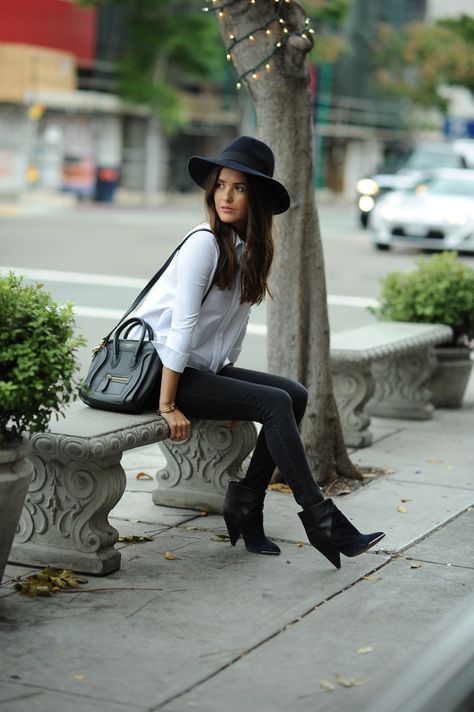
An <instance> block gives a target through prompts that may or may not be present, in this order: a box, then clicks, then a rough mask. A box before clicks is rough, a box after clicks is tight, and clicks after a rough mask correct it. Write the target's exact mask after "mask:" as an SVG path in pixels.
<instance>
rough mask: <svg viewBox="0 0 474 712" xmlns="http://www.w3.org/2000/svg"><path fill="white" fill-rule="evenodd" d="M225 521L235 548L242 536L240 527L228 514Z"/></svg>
mask: <svg viewBox="0 0 474 712" xmlns="http://www.w3.org/2000/svg"><path fill="white" fill-rule="evenodd" d="M224 521H225V525H226V527H227V533H228V534H229V539H230V543H231V544H232V546H235V545H236V544H237V540H238V538H239V536H240V527H238V526H237V525H236V523H235V522H234V521H233V520H232V519H231V518H230V517H229V516H227V515H226V514H224Z"/></svg>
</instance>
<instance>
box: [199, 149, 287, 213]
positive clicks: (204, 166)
mask: <svg viewBox="0 0 474 712" xmlns="http://www.w3.org/2000/svg"><path fill="white" fill-rule="evenodd" d="M216 166H220V167H221V168H232V169H233V170H234V171H240V172H241V173H248V174H249V175H252V176H257V177H258V178H261V179H262V181H264V183H266V185H267V187H268V188H269V191H270V194H271V196H272V213H273V214H274V215H279V214H280V213H284V212H286V211H287V210H288V208H289V207H290V196H289V195H288V191H287V190H286V188H285V186H284V185H282V183H279V182H278V181H277V180H275V179H274V178H269V177H268V176H267V175H265V174H264V173H260V172H259V171H256V170H254V169H252V168H247V166H245V165H243V164H242V163H239V162H238V161H231V160H226V159H223V160H219V159H215V160H213V159H209V158H202V157H201V156H191V158H190V159H189V161H188V173H189V175H190V176H191V178H192V179H193V181H194V182H195V183H196V184H197V185H198V186H199V187H200V188H205V187H206V184H207V180H208V178H209V176H210V174H211V173H212V171H213V170H214V168H216Z"/></svg>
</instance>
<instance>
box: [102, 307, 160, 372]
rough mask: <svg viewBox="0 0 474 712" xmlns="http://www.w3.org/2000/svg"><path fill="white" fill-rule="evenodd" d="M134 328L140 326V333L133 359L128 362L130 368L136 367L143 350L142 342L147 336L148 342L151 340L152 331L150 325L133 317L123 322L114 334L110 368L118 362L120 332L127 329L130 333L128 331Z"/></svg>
mask: <svg viewBox="0 0 474 712" xmlns="http://www.w3.org/2000/svg"><path fill="white" fill-rule="evenodd" d="M135 326H141V333H140V337H139V339H138V343H137V348H136V349H135V352H134V354H133V358H132V359H131V362H130V368H135V366H136V365H137V362H138V358H139V356H140V354H141V352H142V350H143V342H144V341H145V336H148V339H149V340H150V341H151V339H152V338H153V329H152V328H151V326H150V324H148V323H147V322H146V321H144V320H143V319H138V318H136V317H133V318H132V319H128V320H127V321H125V322H124V323H123V324H122V325H121V327H120V329H117V331H116V332H115V334H114V341H113V352H114V355H113V357H112V366H115V364H116V363H117V362H118V358H119V336H120V334H121V332H122V331H123V330H124V329H127V330H128V331H130V329H133V328H134V327H135Z"/></svg>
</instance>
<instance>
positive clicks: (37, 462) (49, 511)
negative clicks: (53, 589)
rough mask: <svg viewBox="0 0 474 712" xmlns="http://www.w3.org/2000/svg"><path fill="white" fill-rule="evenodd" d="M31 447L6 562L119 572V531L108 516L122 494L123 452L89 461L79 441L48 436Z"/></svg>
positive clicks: (83, 444) (82, 442)
mask: <svg viewBox="0 0 474 712" xmlns="http://www.w3.org/2000/svg"><path fill="white" fill-rule="evenodd" d="M32 445H33V451H32V453H31V456H29V459H30V460H31V462H32V464H33V466H34V468H35V472H34V475H33V479H32V482H31V485H30V489H29V492H28V495H27V498H26V502H25V506H24V508H23V512H22V516H21V520H20V525H19V530H18V533H17V535H16V538H15V542H14V545H13V547H12V551H11V555H10V560H11V561H13V562H16V563H21V564H28V565H33V566H38V565H47V564H50V565H52V566H55V567H65V568H71V569H74V570H75V571H81V572H84V573H91V574H107V573H110V572H111V571H115V570H116V569H118V568H120V552H119V551H116V550H115V549H114V544H115V542H116V541H117V538H118V532H117V530H116V529H114V527H112V526H111V525H110V524H109V522H108V519H107V517H108V514H109V512H110V510H111V509H112V508H113V507H114V506H115V505H116V504H117V502H118V501H119V500H120V498H121V496H122V494H123V493H124V491H125V484H126V477H125V473H124V471H123V468H122V466H121V465H120V459H121V457H122V451H121V450H120V449H117V451H116V452H114V453H113V454H111V455H109V456H108V457H107V458H104V457H101V456H100V452H99V453H97V454H95V455H94V458H93V459H92V457H91V453H90V452H89V448H88V446H87V444H86V443H84V441H83V440H81V439H79V438H74V437H72V436H71V437H68V436H58V435H56V436H54V435H52V434H48V433H46V434H41V435H35V436H34V437H33V438H32ZM84 458H85V459H84Z"/></svg>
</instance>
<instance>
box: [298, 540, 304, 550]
mask: <svg viewBox="0 0 474 712" xmlns="http://www.w3.org/2000/svg"><path fill="white" fill-rule="evenodd" d="M296 546H298V547H299V548H300V549H302V548H303V546H304V543H303V542H302V541H297V542H296Z"/></svg>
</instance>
